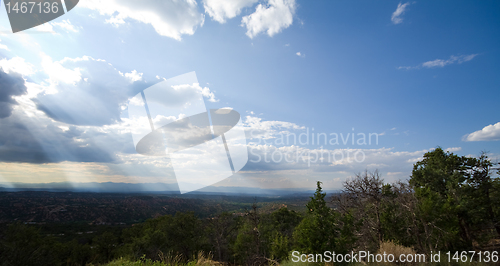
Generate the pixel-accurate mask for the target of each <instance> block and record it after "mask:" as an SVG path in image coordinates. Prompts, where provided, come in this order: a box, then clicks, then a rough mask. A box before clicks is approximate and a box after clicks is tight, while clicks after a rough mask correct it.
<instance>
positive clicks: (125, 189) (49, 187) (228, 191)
mask: <svg viewBox="0 0 500 266" xmlns="http://www.w3.org/2000/svg"><path fill="white" fill-rule="evenodd" d="M0 191H4V192H14V191H49V192H69V191H70V192H95V193H152V194H180V192H179V187H178V186H177V184H176V183H174V184H167V183H114V182H104V183H98V182H88V183H71V182H54V183H0ZM325 192H327V193H336V192H338V191H337V190H330V191H325ZM312 193H314V190H309V189H300V188H284V189H265V188H254V187H215V186H208V187H205V188H203V189H200V190H197V191H193V192H190V193H188V194H215V195H238V194H242V195H276V196H282V195H293V194H312Z"/></svg>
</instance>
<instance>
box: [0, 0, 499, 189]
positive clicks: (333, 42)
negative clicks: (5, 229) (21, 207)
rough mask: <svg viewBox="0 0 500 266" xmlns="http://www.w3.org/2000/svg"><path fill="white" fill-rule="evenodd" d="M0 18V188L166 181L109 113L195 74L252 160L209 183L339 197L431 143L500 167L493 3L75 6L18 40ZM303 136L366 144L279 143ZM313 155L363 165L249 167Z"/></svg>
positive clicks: (91, 1)
mask: <svg viewBox="0 0 500 266" xmlns="http://www.w3.org/2000/svg"><path fill="white" fill-rule="evenodd" d="M138 5H140V6H138ZM0 10H1V11H0V27H1V28H0V67H1V68H2V69H3V74H2V75H0V81H2V79H3V81H2V83H0V84H2V85H1V86H4V88H1V91H2V92H1V93H2V94H3V95H0V96H2V97H0V98H1V99H3V100H1V99H0V101H1V102H0V103H2V104H3V105H2V106H1V107H2V108H0V109H1V111H2V112H3V114H2V118H0V124H2V125H1V129H0V145H1V146H0V147H1V148H0V160H1V161H2V162H1V163H0V182H3V183H11V182H28V183H41V182H62V181H71V182H87V181H95V182H108V181H112V182H132V183H141V182H165V183H172V182H175V175H173V173H172V169H171V165H170V164H169V161H168V159H165V160H164V161H161V160H151V158H147V157H144V156H142V157H141V155H138V154H136V153H135V150H134V147H133V143H132V144H131V137H130V134H129V133H127V131H126V130H125V129H124V124H123V123H124V121H123V120H122V119H121V118H120V117H122V114H120V111H121V110H122V109H123V108H125V107H126V105H127V102H128V100H129V99H130V98H132V97H133V96H134V95H135V94H136V93H138V92H139V91H140V90H142V89H144V88H147V87H149V86H151V85H153V84H155V83H157V82H159V81H160V80H161V79H163V78H165V79H169V78H171V77H175V76H178V75H182V74H185V73H188V72H191V71H195V72H196V75H197V78H198V81H199V86H200V87H201V88H206V90H205V93H204V96H205V104H206V106H207V108H222V107H231V108H234V110H237V111H238V112H239V113H240V114H241V115H242V126H243V127H244V128H245V130H247V132H253V135H252V134H251V136H250V137H249V138H248V139H247V142H248V144H249V151H250V152H251V153H250V159H251V161H250V162H249V163H248V164H247V165H246V166H245V167H244V168H243V169H242V171H240V172H239V173H237V174H235V175H234V176H233V177H230V178H228V179H226V180H224V181H222V182H220V183H218V184H217V185H220V186H242V185H245V186H254V187H264V188H267V187H269V188H277V187H300V188H302V187H303V188H310V187H314V185H315V180H321V181H323V182H324V183H325V185H326V187H328V188H338V187H340V184H341V182H342V181H343V180H345V178H347V177H349V176H352V175H353V174H354V173H356V172H359V171H364V170H365V169H368V170H371V171H373V170H375V169H379V170H380V171H381V173H382V176H383V177H384V178H385V179H386V180H387V181H395V180H398V179H406V178H408V176H409V175H410V173H411V169H412V164H413V163H415V162H416V161H418V159H419V158H421V157H422V155H423V154H424V153H425V152H426V151H429V150H431V149H432V148H435V147H437V146H438V145H439V146H441V147H443V148H445V149H449V150H450V151H453V152H455V153H457V154H460V155H471V156H477V155H478V154H479V153H480V152H481V151H488V152H489V153H490V157H491V158H492V159H493V160H497V159H498V158H500V144H499V142H498V140H500V118H499V116H498V104H497V101H498V99H499V96H500V90H499V86H500V75H498V73H499V72H500V65H499V62H500V49H499V48H498V47H500V35H499V34H498V31H499V29H500V18H499V16H498V10H500V3H498V2H496V1H481V2H474V1H468V2H456V1H439V2H436V1H425V2H424V1H410V2H405V1H403V2H400V1H383V2H382V1H380V2H374V1H357V2H353V1H300V0H297V1H295V0H261V1H257V0H238V1H223V0H206V1H205V0H200V1H194V0H185V1H178V2H173V1H164V2H162V4H157V3H155V1H141V2H140V3H138V2H136V1H97V0H86V1H83V0H82V1H80V3H79V5H78V6H77V7H76V8H75V9H73V10H72V11H70V12H68V13H67V14H65V15H63V16H61V17H59V18H57V19H55V20H53V21H51V22H49V23H46V24H43V25H41V26H38V27H36V28H33V29H30V30H27V31H24V32H20V33H16V34H12V33H11V31H10V25H9V21H8V19H7V17H6V10H5V9H3V8H0ZM157 77H158V78H157ZM159 78H160V79H159ZM16 84H17V85H16ZM16 86H17V87H16ZM15 88H17V89H15ZM23 88H24V89H23ZM122 107H123V108H122ZM313 129H314V131H313ZM305 132H310V133H312V132H316V133H325V134H326V135H328V136H331V135H330V134H337V135H340V134H342V135H343V136H346V135H347V134H352V133H353V132H354V133H355V134H356V136H360V135H358V134H365V135H368V134H370V133H372V134H374V133H376V134H377V135H378V142H377V143H372V144H371V145H359V144H358V143H357V142H356V143H355V144H354V145H353V144H352V142H350V143H349V142H346V144H344V143H342V141H339V142H340V143H339V144H334V145H331V144H327V145H319V144H317V143H315V144H313V143H305V144H300V143H299V144H298V145H294V146H292V145H291V143H284V144H282V143H279V142H278V141H277V140H278V139H279V138H280V136H281V135H282V134H289V133H291V134H296V135H297V136H298V135H300V134H301V133H305ZM280 134H281V135H280ZM351 136H352V135H351ZM266 143H267V144H266ZM295 144H297V143H295ZM319 149H325V150H329V151H335V150H337V151H339V152H340V153H344V152H347V151H351V152H352V153H354V152H360V153H359V154H361V153H362V154H364V159H363V160H358V161H352V160H351V161H350V162H346V161H342V162H339V161H337V162H331V161H327V162H325V161H323V162H318V161H311V158H310V157H309V159H307V160H299V161H297V162H295V163H288V162H283V161H279V162H264V161H259V162H256V161H257V160H256V157H255V156H261V158H262V157H263V156H264V155H265V154H268V155H272V153H273V152H276V151H279V152H280V153H287V152H291V151H293V150H295V151H296V150H300V151H301V152H304V151H305V154H310V153H311V152H314V151H318V150H319ZM2 153H3V154H2Z"/></svg>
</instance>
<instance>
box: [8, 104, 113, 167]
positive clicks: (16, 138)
mask: <svg viewBox="0 0 500 266" xmlns="http://www.w3.org/2000/svg"><path fill="white" fill-rule="evenodd" d="M47 120H48V119H47ZM49 121H50V120H48V121H43V122H49ZM39 122H40V120H31V121H30V119H29V118H26V117H22V116H21V115H19V114H15V113H14V114H12V115H11V116H10V117H8V118H5V119H1V120H0V161H4V162H26V163H49V162H62V161H74V162H115V161H116V158H115V156H114V153H113V152H112V151H110V149H109V147H106V146H101V145H100V143H98V142H95V141H93V140H92V139H91V138H90V136H89V135H91V134H92V133H84V132H83V131H81V130H78V129H76V128H74V127H71V128H70V129H69V130H66V131H64V130H62V129H60V128H59V127H56V126H54V125H52V124H45V123H43V122H42V123H39ZM86 135H87V136H86ZM108 141H109V140H108Z"/></svg>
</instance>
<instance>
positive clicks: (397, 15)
mask: <svg viewBox="0 0 500 266" xmlns="http://www.w3.org/2000/svg"><path fill="white" fill-rule="evenodd" d="M408 5H410V2H407V3H404V4H401V3H399V4H398V8H396V11H394V13H392V17H391V21H392V23H394V24H400V23H403V18H402V17H401V16H402V15H403V14H404V13H405V10H406V7H407V6H408Z"/></svg>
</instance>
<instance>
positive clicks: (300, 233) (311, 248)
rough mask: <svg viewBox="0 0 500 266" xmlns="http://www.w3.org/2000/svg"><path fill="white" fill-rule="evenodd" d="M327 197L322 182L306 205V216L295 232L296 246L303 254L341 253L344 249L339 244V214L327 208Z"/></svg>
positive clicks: (318, 184)
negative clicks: (327, 251) (328, 251)
mask: <svg viewBox="0 0 500 266" xmlns="http://www.w3.org/2000/svg"><path fill="white" fill-rule="evenodd" d="M325 196H326V193H323V190H322V188H321V182H319V181H318V182H317V189H316V192H315V193H314V196H313V197H311V200H310V201H309V202H308V203H307V205H306V206H307V213H306V216H305V217H304V219H303V220H302V221H301V222H300V224H299V225H298V226H297V228H295V231H294V239H295V243H296V246H297V248H298V249H299V250H300V251H302V252H305V253H323V252H325V251H326V250H330V251H332V250H334V251H337V252H341V249H343V247H341V246H339V245H338V244H337V238H338V237H339V234H340V232H339V231H340V230H339V228H338V224H337V222H338V221H337V218H338V214H337V213H335V212H334V211H333V210H332V209H331V208H330V207H328V206H327V204H326V201H325Z"/></svg>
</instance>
